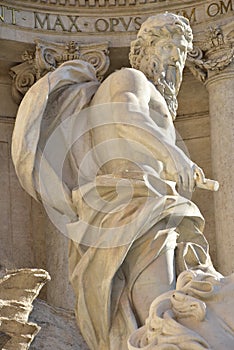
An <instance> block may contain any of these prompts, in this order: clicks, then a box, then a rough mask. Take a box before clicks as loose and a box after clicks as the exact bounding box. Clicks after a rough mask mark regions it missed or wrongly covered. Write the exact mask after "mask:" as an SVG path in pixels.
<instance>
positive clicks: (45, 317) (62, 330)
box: [30, 299, 88, 350]
mask: <svg viewBox="0 0 234 350" xmlns="http://www.w3.org/2000/svg"><path fill="white" fill-rule="evenodd" d="M30 321H32V322H35V323H37V324H38V325H39V326H40V327H41V330H40V332H39V333H38V335H37V337H36V338H35V339H34V341H33V343H32V345H31V347H30V350H43V349H45V350H68V349H71V350H88V347H87V345H86V343H85V341H84V340H83V338H82V336H81V334H80V332H79V329H78V327H77V324H76V320H75V314H74V312H71V311H67V310H64V309H62V308H56V307H52V306H50V305H49V304H47V303H46V302H44V301H42V300H40V299H37V300H35V302H34V308H33V311H32V313H31V315H30Z"/></svg>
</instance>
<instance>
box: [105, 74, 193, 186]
mask: <svg viewBox="0 0 234 350" xmlns="http://www.w3.org/2000/svg"><path fill="white" fill-rule="evenodd" d="M109 87H110V89H109V91H110V101H111V102H112V103H113V102H120V103H121V107H118V108H116V109H114V110H116V113H118V114H119V113H121V115H122V116H123V115H124V116H125V118H124V119H125V120H126V124H123V123H119V124H116V128H118V135H119V137H122V138H125V139H129V138H133V139H134V140H136V141H137V142H139V143H141V144H142V145H143V146H145V147H146V148H147V149H148V150H149V151H150V152H151V154H152V155H153V157H155V159H157V160H159V161H161V162H162V163H163V164H164V166H165V169H164V170H165V173H166V178H167V179H170V180H173V181H176V182H177V185H178V186H179V187H182V188H184V189H185V190H188V189H189V190H190V191H192V190H193V188H194V166H195V164H194V163H193V162H192V161H191V160H190V159H189V158H188V157H187V156H186V155H185V153H184V152H183V151H182V150H181V149H180V148H178V147H177V146H176V145H175V140H168V138H167V137H166V136H165V135H164V134H163V132H162V131H161V130H159V129H160V128H159V127H158V125H157V124H156V123H155V122H154V121H153V120H152V118H151V116H150V113H149V102H150V99H151V97H152V84H151V83H149V81H148V80H147V78H146V77H145V75H144V74H143V73H142V72H140V71H137V70H135V69H131V68H129V69H123V70H120V71H118V72H116V73H114V74H112V77H111V81H110V84H109ZM154 100H155V102H156V110H157V111H156V112H157V113H159V114H160V115H161V117H162V118H165V117H166V114H168V113H169V111H168V109H167V106H166V103H165V100H164V99H163V97H162V95H161V94H160V93H159V92H158V91H157V90H156V89H155V88H154ZM133 106H134V108H132V107H133ZM120 108H121V112H120ZM117 119H118V115H117V116H116V117H115V120H117Z"/></svg>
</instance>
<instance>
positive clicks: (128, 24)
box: [120, 17, 132, 32]
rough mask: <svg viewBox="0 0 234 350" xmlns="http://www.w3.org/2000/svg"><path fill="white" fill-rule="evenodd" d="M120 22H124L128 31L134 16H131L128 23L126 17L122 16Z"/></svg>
mask: <svg viewBox="0 0 234 350" xmlns="http://www.w3.org/2000/svg"><path fill="white" fill-rule="evenodd" d="M120 22H121V23H122V25H123V27H124V29H125V30H126V32H127V31H128V28H129V26H130V24H131V22H132V17H130V18H129V20H128V22H127V23H126V22H125V19H124V17H120Z"/></svg>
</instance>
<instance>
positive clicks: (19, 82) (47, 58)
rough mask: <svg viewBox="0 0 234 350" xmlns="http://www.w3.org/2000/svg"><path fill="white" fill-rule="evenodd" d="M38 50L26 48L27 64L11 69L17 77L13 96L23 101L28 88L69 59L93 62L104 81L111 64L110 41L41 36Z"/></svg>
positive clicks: (24, 57)
mask: <svg viewBox="0 0 234 350" xmlns="http://www.w3.org/2000/svg"><path fill="white" fill-rule="evenodd" d="M35 44H36V50H35V52H29V51H25V52H24V53H23V55H22V60H23V61H24V62H23V63H20V64H19V65H17V66H14V67H12V68H11V70H10V74H11V76H12V78H13V84H12V95H13V98H14V100H15V101H16V103H18V104H19V103H20V101H21V100H22V98H23V96H24V95H25V93H26V92H27V91H28V89H29V88H30V87H31V86H32V85H33V84H34V83H35V82H36V81H37V80H38V79H40V78H41V77H43V76H44V75H45V74H46V73H48V72H50V71H53V70H55V69H56V68H57V67H58V66H60V65H61V64H62V63H64V62H66V61H69V60H77V59H80V60H83V61H86V62H89V63H90V64H92V65H93V67H94V68H95V70H96V75H97V78H98V79H99V80H102V79H103V77H104V74H105V73H106V71H107V69H108V67H109V56H108V43H106V42H104V43H98V44H78V43H76V42H74V41H70V42H68V43H67V44H61V43H51V42H47V41H44V40H41V39H36V40H35Z"/></svg>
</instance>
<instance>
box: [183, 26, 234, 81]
mask: <svg viewBox="0 0 234 350" xmlns="http://www.w3.org/2000/svg"><path fill="white" fill-rule="evenodd" d="M233 32H234V31H231V32H230V33H228V34H227V35H226V36H225V35H224V33H223V30H222V28H221V27H216V28H210V33H209V36H208V38H207V39H208V40H205V41H203V42H198V45H196V43H195V46H194V49H193V51H192V52H190V53H188V56H187V62H186V65H187V67H188V68H189V69H190V71H191V72H192V73H193V75H194V76H195V77H196V78H197V79H199V80H200V81H201V82H203V83H204V82H206V80H207V79H208V75H209V72H212V71H215V72H216V73H219V72H220V71H222V70H224V69H225V68H226V67H227V66H228V65H229V64H230V63H231V62H232V61H233V60H234V35H233Z"/></svg>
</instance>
